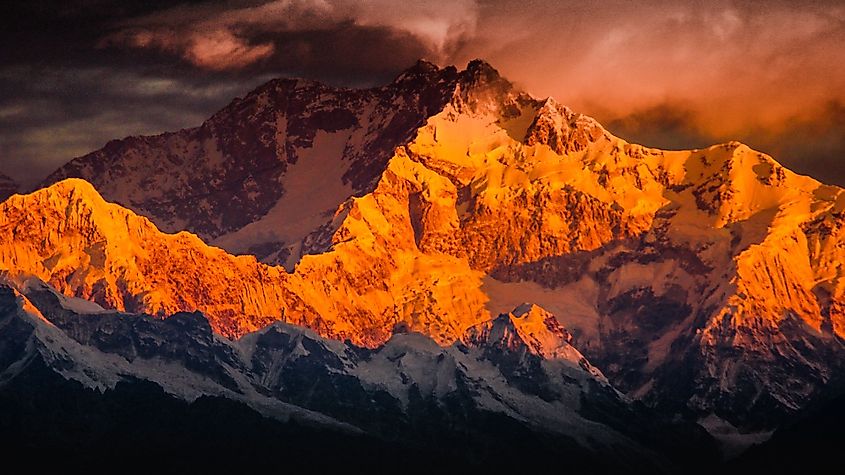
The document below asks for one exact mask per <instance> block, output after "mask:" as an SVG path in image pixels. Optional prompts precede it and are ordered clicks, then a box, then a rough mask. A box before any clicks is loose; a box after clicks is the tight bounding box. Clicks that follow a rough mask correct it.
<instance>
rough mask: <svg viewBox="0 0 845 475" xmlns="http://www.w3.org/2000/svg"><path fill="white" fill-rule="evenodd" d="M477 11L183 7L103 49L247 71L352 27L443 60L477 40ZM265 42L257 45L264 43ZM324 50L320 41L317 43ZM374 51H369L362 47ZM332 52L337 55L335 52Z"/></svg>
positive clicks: (384, 3) (425, 4)
mask: <svg viewBox="0 0 845 475" xmlns="http://www.w3.org/2000/svg"><path fill="white" fill-rule="evenodd" d="M476 21H477V7H476V5H475V2H474V1H471V0H455V1H452V2H448V3H442V2H435V1H420V2H411V3H407V4H406V3H400V2H394V1H392V0H370V1H367V2H354V1H346V0H340V1H331V2H330V1H324V0H305V1H293V0H275V1H269V2H266V3H262V4H258V5H242V6H240V7H237V8H230V9H221V8H220V6H219V5H216V4H211V5H208V6H206V7H205V8H196V7H193V8H186V7H177V8H173V9H169V10H165V11H159V12H155V13H152V14H150V15H147V16H143V17H141V18H135V19H131V20H129V21H126V22H124V23H123V24H122V25H120V26H119V29H118V31H116V32H114V33H112V34H110V35H108V36H106V37H105V38H104V39H103V40H102V41H101V43H100V45H101V46H104V47H109V46H112V47H113V46H128V47H131V48H139V49H157V50H160V51H164V52H169V53H173V54H176V55H179V56H181V57H182V58H183V59H185V60H187V61H189V62H190V63H192V64H193V65H195V66H197V67H200V68H206V69H210V70H232V69H242V68H245V67H247V66H250V65H253V64H255V63H258V62H260V61H262V60H267V59H268V58H271V57H272V56H274V53H275V54H276V55H278V56H281V57H282V58H279V59H280V61H278V62H282V63H284V62H285V61H284V56H285V55H288V56H289V55H290V54H291V53H292V52H293V53H295V49H296V47H301V45H297V43H296V42H295V41H291V39H292V38H295V37H296V35H295V33H297V32H299V33H309V32H329V33H331V32H334V31H336V30H338V29H344V28H348V27H349V26H350V25H351V26H354V27H358V28H361V29H376V30H378V29H383V30H389V31H390V32H393V33H394V34H395V35H396V36H400V37H401V36H406V37H412V38H414V39H415V40H416V41H417V42H418V43H419V44H420V45H421V46H422V47H424V49H425V50H426V52H427V53H429V54H430V55H432V56H433V58H432V59H443V58H445V57H446V56H447V55H448V53H449V52H450V51H451V50H452V49H453V48H454V47H455V45H456V44H458V43H459V42H460V40H461V39H463V38H465V37H468V36H470V35H472V34H473V33H474V29H475V26H476ZM259 37H260V38H264V40H261V41H259V40H256V38H259ZM317 43H319V42H317ZM358 46H366V45H358ZM326 52H327V53H329V54H331V53H330V52H329V51H326Z"/></svg>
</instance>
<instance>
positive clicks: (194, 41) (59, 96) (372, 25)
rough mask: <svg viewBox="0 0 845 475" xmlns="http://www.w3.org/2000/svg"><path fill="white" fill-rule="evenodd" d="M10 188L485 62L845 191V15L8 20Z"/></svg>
mask: <svg viewBox="0 0 845 475" xmlns="http://www.w3.org/2000/svg"><path fill="white" fill-rule="evenodd" d="M0 23H2V24H1V25H0V45H2V46H0V172H3V173H6V174H8V175H10V176H12V177H13V178H15V179H17V180H18V181H20V182H22V183H23V184H24V185H25V186H33V185H35V184H36V183H37V182H38V181H39V180H41V179H42V178H43V177H44V176H46V175H47V174H48V173H49V172H51V171H53V170H54V169H55V168H56V167H58V166H59V165H61V164H62V163H64V162H66V161H68V160H70V159H71V158H73V157H76V156H80V155H84V154H85V153H87V152H90V151H93V150H96V149H98V148H100V147H102V146H103V145H104V144H105V143H106V142H108V141H109V140H111V139H116V138H122V137H125V136H128V135H139V134H155V133H160V132H164V131H172V130H178V129H181V128H186V127H192V126H196V125H199V124H200V123H202V121H203V120H204V119H205V118H207V117H208V116H210V115H211V114H212V113H214V112H215V111H216V110H219V109H220V108H222V107H224V106H225V105H226V104H227V103H229V102H230V101H231V100H232V99H233V98H235V97H238V96H243V95H244V94H246V93H247V92H248V91H249V90H251V89H252V88H254V87H255V86H257V85H259V84H261V83H263V82H265V81H267V80H269V79H271V78H274V77H280V76H296V77H307V78H312V79H317V80H321V81H324V82H327V83H330V84H334V85H343V86H353V87H367V86H373V85H379V84H383V83H386V82H388V81H390V80H391V79H392V78H393V77H394V76H395V75H396V74H397V73H399V72H400V71H401V70H403V69H404V68H406V67H409V66H411V65H412V64H413V63H414V62H415V61H416V60H417V59H419V58H425V59H428V60H430V61H434V62H435V63H438V64H440V65H442V66H445V65H449V64H455V65H458V66H459V67H463V66H465V65H466V63H467V62H468V61H469V60H471V59H474V58H483V59H485V60H487V61H488V62H490V63H491V64H492V65H493V66H494V67H496V68H497V69H498V70H499V71H500V72H501V73H502V75H504V76H505V77H507V78H509V79H511V80H512V81H514V82H515V83H516V84H517V85H518V86H520V87H522V88H524V89H525V90H527V91H528V92H530V93H531V94H533V95H535V96H537V97H546V96H553V97H555V98H556V99H557V100H558V101H559V102H562V103H564V104H568V105H569V106H570V107H572V108H573V109H575V110H577V111H579V112H583V113H585V114H588V115H591V116H593V117H595V118H597V119H598V120H599V121H600V122H602V123H603V124H604V125H605V127H606V128H608V129H609V130H610V131H611V132H613V133H615V134H616V135H618V136H620V137H623V138H625V139H627V140H630V141H633V142H638V143H642V144H645V145H649V146H655V147H661V148H697V147H703V146H707V145H710V144H713V143H720V142H725V141H728V140H740V141H743V142H745V143H747V144H749V145H750V146H752V147H754V148H756V149H758V150H761V151H764V152H766V153H769V154H770V155H772V156H774V157H775V159H777V160H779V161H780V162H781V163H783V164H784V165H786V166H788V167H790V168H792V169H793V170H795V171H797V172H800V173H805V174H810V175H812V176H814V177H816V178H818V179H819V180H821V181H824V182H828V183H834V184H839V185H843V186H845V46H843V45H845V2H841V1H823V0H816V1H807V0H794V1H782V0H774V1H721V0H709V1H694V0H689V1H663V0H642V1H621V0H605V1H602V2H590V1H584V0H578V1H572V0H558V1H551V0H549V1H547V0H533V1H532V0H451V1H434V0H428V1H416V2H415V1H393V0H369V1H358V2H355V1H348V0H300V1H294V0H273V1H268V0H189V1H182V2H169V1H163V0H148V1H145V2H137V1H131V0H126V1H105V0H62V1H56V0H28V1H17V0H5V1H4V2H0Z"/></svg>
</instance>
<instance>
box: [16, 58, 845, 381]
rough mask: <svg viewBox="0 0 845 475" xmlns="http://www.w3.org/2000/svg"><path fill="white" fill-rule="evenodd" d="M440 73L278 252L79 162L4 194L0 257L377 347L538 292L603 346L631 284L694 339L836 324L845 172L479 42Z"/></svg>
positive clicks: (59, 282) (93, 291) (117, 301)
mask: <svg viewBox="0 0 845 475" xmlns="http://www.w3.org/2000/svg"><path fill="white" fill-rule="evenodd" d="M451 87H453V89H452V91H451V93H450V94H451V96H450V97H449V100H448V101H447V102H446V103H445V105H443V107H442V108H441V109H440V110H439V111H436V112H435V113H432V114H431V115H430V116H429V117H428V119H427V120H426V121H425V123H424V124H423V125H422V127H420V128H419V129H418V130H417V131H416V132H415V133H414V134H413V136H412V137H411V138H410V139H409V140H408V141H407V142H406V143H405V144H404V145H401V146H399V147H397V148H396V149H395V152H394V153H393V155H392V156H391V157H390V158H389V159H388V160H387V162H386V165H385V166H384V169H383V171H381V173H380V174H379V175H378V177H377V180H376V181H374V185H373V186H372V187H371V188H370V189H369V191H368V192H366V193H363V194H361V195H360V196H355V197H349V196H348V195H347V193H348V190H347V193H339V195H338V196H337V197H336V199H337V203H335V205H336V206H335V207H334V208H335V209H334V213H333V215H332V216H330V217H329V218H328V222H329V223H330V224H331V230H332V234H331V239H330V244H329V246H328V247H327V249H326V250H325V251H324V252H321V253H315V254H310V255H303V256H301V257H300V258H299V259H298V261H296V262H294V266H291V267H292V269H291V272H287V271H285V269H284V268H282V267H280V266H272V265H267V264H263V263H261V262H259V261H257V260H256V259H255V258H254V257H251V256H238V257H235V256H232V255H229V254H227V253H226V252H225V251H224V250H222V249H218V248H215V247H210V246H208V245H206V244H204V243H203V242H202V241H201V240H200V239H199V238H197V237H196V236H194V235H192V234H189V233H187V232H180V233H177V234H165V233H163V232H160V231H159V230H158V229H157V228H156V226H154V225H153V224H152V223H151V222H150V221H149V220H147V219H146V218H143V217H140V216H137V215H135V214H134V213H132V212H131V211H129V210H127V209H124V208H122V207H120V206H117V205H115V204H110V203H107V202H106V201H104V199H103V198H102V197H101V196H100V195H99V194H98V193H97V192H96V191H95V190H94V189H93V187H91V186H90V185H89V184H88V183H86V182H84V181H81V180H66V181H61V182H58V183H56V184H54V185H52V186H50V187H48V188H45V189H42V190H39V191H36V192H34V193H32V194H30V195H25V196H15V197H13V198H11V199H9V200H8V201H6V202H4V203H3V204H2V206H0V241H1V242H2V245H0V266H2V268H4V269H6V270H8V271H9V272H11V273H13V274H31V275H35V276H37V277H39V278H41V279H43V280H44V281H46V282H48V283H50V284H51V285H53V286H55V287H56V288H57V289H59V290H60V291H61V292H64V293H66V294H68V295H74V296H78V297H82V298H85V299H90V300H93V301H95V302H97V303H100V304H101V305H103V306H106V307H111V308H116V309H128V310H133V311H146V312H150V313H153V314H158V315H166V314H169V313H172V312H174V311H177V310H188V311H190V310H197V309H198V310H201V311H202V312H204V313H205V314H206V315H207V316H208V318H209V319H210V321H211V324H212V326H213V328H214V329H215V330H216V331H218V332H220V333H221V334H223V335H225V336H228V337H238V336H240V335H243V334H244V333H245V332H249V331H252V330H255V329H258V328H260V327H262V326H264V325H266V324H267V323H269V322H271V321H274V320H286V321H288V322H292V323H296V324H301V325H304V326H307V327H310V328H313V329H314V330H316V331H317V332H319V333H320V334H321V335H324V336H329V337H333V338H348V339H350V340H352V341H353V342H355V343H358V344H362V345H367V346H373V345H377V344H379V343H382V342H384V341H385V340H386V339H387V338H389V336H390V334H391V329H392V328H393V327H394V326H395V325H396V324H397V323H399V322H405V323H407V324H408V326H409V328H410V329H412V330H415V331H420V332H423V333H426V334H428V335H431V336H432V337H434V338H435V339H436V340H437V341H438V342H440V343H442V344H448V343H451V342H453V341H455V340H456V339H458V338H459V337H460V336H461V335H462V334H463V332H464V331H465V330H466V329H467V328H469V327H471V326H473V325H475V324H478V323H480V322H484V321H488V320H490V319H491V318H492V316H494V315H497V314H499V313H501V312H506V311H508V310H509V309H512V308H513V307H514V306H515V305H516V304H519V303H521V302H522V301H533V302H534V303H537V304H538V305H541V306H543V307H545V308H546V309H547V310H551V311H553V312H554V313H555V314H556V315H557V316H558V318H559V319H560V320H561V321H562V322H563V323H564V324H565V325H566V326H567V328H570V330H571V331H573V332H574V333H575V334H577V335H578V337H579V340H580V341H581V342H583V343H582V347H586V348H591V347H593V348H595V347H601V346H602V345H603V344H604V343H602V334H601V332H602V328H603V327H606V325H604V323H607V319H608V318H609V317H608V315H609V314H610V313H612V311H613V309H609V308H608V307H607V305H606V304H605V303H604V302H607V301H609V300H612V299H614V298H618V297H620V296H626V295H628V294H630V293H631V292H633V291H642V292H647V293H649V294H650V295H653V296H655V297H659V298H669V299H674V300H678V301H681V302H682V303H683V305H685V306H686V307H688V308H687V312H686V315H688V316H685V317H684V319H685V320H684V321H687V322H689V321H692V320H691V319H692V318H693V317H692V316H693V315H695V316H696V319H697V321H703V322H705V323H704V324H703V325H702V326H701V330H702V332H703V338H702V342H703V343H702V344H713V343H714V342H715V341H716V340H718V339H719V338H721V336H720V335H718V333H719V332H722V331H724V325H725V324H726V323H727V324H729V325H730V326H732V327H746V328H748V329H750V331H751V333H750V335H752V336H751V337H749V336H747V335H749V334H747V333H742V334H741V335H745V336H737V337H736V338H737V339H735V340H733V341H734V342H735V343H736V344H742V342H741V339H742V338H753V335H754V332H755V331H756V329H758V328H761V327H770V328H777V327H778V326H779V325H781V323H782V322H783V321H792V320H795V321H801V322H803V323H805V324H807V325H809V326H810V327H811V328H814V329H816V330H818V331H820V332H822V331H828V332H833V333H835V334H836V335H838V336H840V337H843V336H845V315H843V309H842V301H843V299H842V297H843V286H844V285H845V284H843V280H842V279H841V276H842V268H841V263H842V262H845V250H843V249H844V248H845V246H843V241H845V236H843V231H842V222H843V219H842V213H843V210H845V194H843V191H842V190H841V189H839V188H837V187H833V186H826V185H822V184H820V183H818V182H817V181H815V180H813V179H811V178H808V177H804V176H799V175H796V174H794V173H792V172H790V171H789V170H786V169H784V168H783V167H781V166H780V165H779V164H778V163H776V162H775V161H774V160H772V159H771V158H770V157H768V156H766V155H764V154H761V153H759V152H755V151H753V150H751V149H749V148H748V147H746V146H744V145H741V144H739V143H728V144H724V145H716V146H713V147H710V148H707V149H702V150H694V151H662V150H656V149H650V148H646V147H643V146H640V145H635V144H630V143H627V142H625V141H624V140H622V139H619V138H617V137H614V136H613V135H611V134H610V133H609V132H607V131H606V130H604V129H603V128H602V127H601V125H599V124H598V123H597V122H596V121H594V120H593V119H591V118H589V117H586V116H583V115H580V114H577V113H574V112H572V111H571V110H569V109H568V108H566V107H565V106H562V105H560V104H558V103H556V102H555V101H554V100H553V99H545V100H538V99H534V98H532V97H530V96H528V95H527V94H525V93H523V92H521V91H518V90H516V89H514V88H513V87H512V85H511V84H510V83H509V82H507V81H506V80H505V79H503V78H501V77H499V76H498V74H497V73H496V72H495V70H493V69H492V68H490V67H489V65H486V63H482V62H474V63H471V65H470V69H469V70H468V71H467V72H465V76H463V77H462V79H461V80H458V81H456V82H455V83H454V84H453V85H452V86H451ZM339 133H340V132H339ZM344 133H345V132H344ZM325 140H326V141H328V143H330V142H331V140H332V138H331V137H326V138H325ZM335 148H338V149H339V148H342V147H335ZM309 163H312V162H308V161H305V162H302V163H301V164H298V165H296V166H297V167H305V166H307V165H309ZM313 164H314V166H317V165H320V164H322V165H321V166H325V165H326V159H325V157H322V158H321V159H320V160H316V161H314V162H313ZM297 173H299V174H300V175H299V176H304V177H306V178H303V179H310V178H308V177H309V176H310V177H312V178H313V171H308V170H299V171H298V172H297ZM295 176H296V175H295ZM338 186H340V184H338ZM294 189H296V188H295V186H294ZM297 193H298V192H297ZM313 193H314V194H315V196H316V195H318V194H320V193H321V190H320V189H315V190H313ZM300 194H302V197H301V200H304V201H307V200H308V193H305V192H302V193H300ZM347 198H348V199H347ZM321 206H322V205H321ZM280 216H281V217H282V219H279V220H278V221H277V222H276V225H277V226H278V227H279V229H278V232H280V233H282V234H284V233H285V232H286V231H285V229H284V226H285V222H284V216H285V215H284V213H282V214H281V215H280ZM303 219H305V218H303ZM315 223H316V221H313V222H311V221H308V220H307V219H305V220H304V221H303V220H302V219H300V220H299V221H298V222H297V223H296V225H297V226H304V228H303V229H302V230H295V231H292V235H293V234H296V236H299V237H301V236H303V235H306V234H307V231H308V229H310V228H312V227H314V226H315ZM306 228H308V229H306ZM234 241H236V240H234ZM220 242H221V243H223V244H221V245H224V244H225V243H226V239H225V238H222V240H221V241H220ZM626 256H627V257H626ZM626 259H627V260H626ZM550 289H554V291H551V290H550ZM626 298H627V297H626ZM515 299H518V300H515ZM602 322H604V323H602ZM676 323H681V322H680V321H679V322H676ZM659 343H660V344H658V343H652V344H649V345H651V346H649V347H648V348H647V349H646V350H647V351H648V352H650V353H651V355H652V358H650V363H649V364H650V365H656V364H658V363H659V362H660V361H661V354H660V351H661V350H660V348H662V347H663V346H660V345H664V346H665V344H666V341H660V342H659Z"/></svg>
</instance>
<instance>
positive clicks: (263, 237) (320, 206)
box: [212, 129, 353, 270]
mask: <svg viewBox="0 0 845 475" xmlns="http://www.w3.org/2000/svg"><path fill="white" fill-rule="evenodd" d="M351 133H352V131H351V129H345V130H341V131H338V132H326V131H322V130H321V131H318V132H317V135H316V136H315V137H314V144H313V147H311V148H307V149H300V150H299V151H298V160H297V162H296V164H294V165H291V166H289V167H288V169H287V171H286V173H285V175H284V178H283V179H282V186H283V187H284V189H285V192H284V195H283V196H282V198H281V199H280V200H279V201H278V202H277V203H276V204H275V206H273V208H271V209H270V211H269V212H268V213H267V214H266V215H264V217H262V218H261V219H259V220H258V221H255V222H253V223H250V224H248V225H247V226H244V227H243V228H241V229H239V230H237V231H235V232H232V233H229V234H225V235H223V236H220V237H218V238H217V239H216V240H214V241H213V242H212V244H213V245H215V246H219V247H222V248H223V249H225V250H226V251H228V252H230V253H233V254H243V253H247V252H248V250H249V248H250V247H252V246H255V245H258V244H264V243H268V242H284V243H285V244H286V245H288V246H289V247H290V248H291V251H292V252H291V258H290V259H289V260H288V262H286V265H285V267H287V268H288V270H291V267H292V266H293V265H294V264H296V262H298V261H299V258H300V257H301V256H300V247H301V246H300V243H301V241H302V240H303V239H305V237H306V236H308V235H309V234H310V233H311V232H313V231H314V230H315V229H317V228H318V227H319V226H321V225H323V224H325V223H326V222H328V221H329V220H330V219H331V215H332V213H333V212H334V211H335V210H336V209H337V207H338V206H339V205H340V204H341V203H343V202H344V201H346V199H347V198H349V197H350V196H351V195H352V192H353V190H352V186H351V185H350V184H344V183H343V181H342V177H343V174H344V173H345V172H346V170H347V168H348V166H349V165H348V163H347V162H344V161H342V160H341V158H342V157H343V151H344V148H345V147H346V143H347V141H348V140H349V138H350V135H351Z"/></svg>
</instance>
